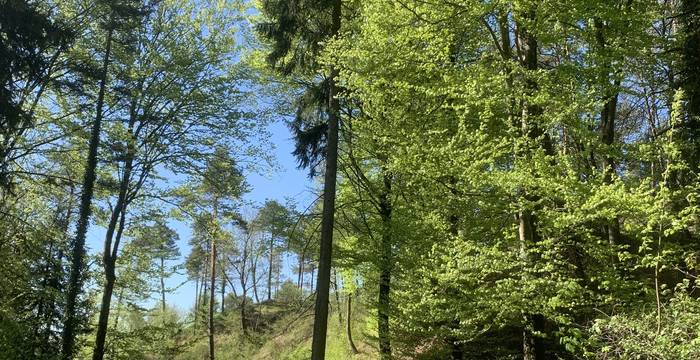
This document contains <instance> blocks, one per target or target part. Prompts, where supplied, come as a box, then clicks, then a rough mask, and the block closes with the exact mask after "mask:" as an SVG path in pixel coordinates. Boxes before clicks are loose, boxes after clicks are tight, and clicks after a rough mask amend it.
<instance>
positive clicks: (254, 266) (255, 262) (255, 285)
mask: <svg viewBox="0 0 700 360" xmlns="http://www.w3.org/2000/svg"><path fill="white" fill-rule="evenodd" d="M251 266H252V269H251V270H252V275H253V297H255V303H256V304H259V303H260V298H258V277H257V272H258V259H257V256H253V261H252V264H251Z"/></svg>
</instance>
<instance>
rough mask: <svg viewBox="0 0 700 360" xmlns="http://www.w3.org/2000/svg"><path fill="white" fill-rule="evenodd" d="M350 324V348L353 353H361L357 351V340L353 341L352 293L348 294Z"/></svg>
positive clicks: (348, 327) (348, 329) (348, 328)
mask: <svg viewBox="0 0 700 360" xmlns="http://www.w3.org/2000/svg"><path fill="white" fill-rule="evenodd" d="M347 318H348V326H347V329H346V330H347V334H348V343H350V350H351V351H352V353H353V354H357V353H359V351H357V347H356V346H355V342H353V341H352V294H348V314H347Z"/></svg>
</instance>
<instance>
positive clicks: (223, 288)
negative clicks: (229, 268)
mask: <svg viewBox="0 0 700 360" xmlns="http://www.w3.org/2000/svg"><path fill="white" fill-rule="evenodd" d="M224 300H226V273H224V267H223V266H222V267H221V313H222V314H223V313H224V309H225V307H224Z"/></svg>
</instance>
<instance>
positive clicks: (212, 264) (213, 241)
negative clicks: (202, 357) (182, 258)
mask: <svg viewBox="0 0 700 360" xmlns="http://www.w3.org/2000/svg"><path fill="white" fill-rule="evenodd" d="M218 202H219V199H216V198H215V199H214V214H213V216H214V220H213V223H214V224H213V225H215V226H216V227H218V216H219V214H218V205H219V204H218ZM212 232H213V233H214V235H212V236H211V249H210V257H209V266H210V268H209V277H210V278H209V283H210V285H209V329H208V330H209V331H208V336H209V360H214V291H215V290H216V234H218V228H215V229H214V230H213V231H212Z"/></svg>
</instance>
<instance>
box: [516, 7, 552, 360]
mask: <svg viewBox="0 0 700 360" xmlns="http://www.w3.org/2000/svg"><path fill="white" fill-rule="evenodd" d="M523 17H525V18H527V19H529V20H530V21H531V22H533V23H534V21H535V12H534V10H532V9H527V10H525V13H524V14H523ZM518 30H519V35H520V43H521V46H522V49H523V51H524V60H523V63H522V66H524V67H525V69H526V70H528V71H530V72H534V71H536V70H537V68H538V43H537V39H536V38H535V36H534V35H533V34H532V33H530V31H529V29H526V28H523V27H522V26H520V24H518ZM529 76H531V75H529V74H528V78H526V80H525V81H526V83H525V88H526V91H527V93H526V95H527V96H528V97H531V96H534V95H535V92H536V91H537V83H536V82H535V81H534V80H532V79H531V78H529ZM528 101H529V99H527V100H526V101H525V103H524V104H523V109H522V116H521V119H520V120H521V131H522V135H523V136H525V137H526V138H527V139H528V142H527V145H526V146H525V148H524V149H521V151H520V154H519V155H521V156H529V154H530V152H531V151H532V147H534V146H542V147H543V148H544V150H545V153H546V154H547V155H550V156H551V155H553V148H552V144H551V140H550V139H549V136H548V135H547V134H546V133H544V132H543V131H542V129H541V128H540V126H539V124H537V123H536V121H532V120H533V119H534V118H535V117H536V116H539V115H540V114H541V112H542V110H541V109H540V108H539V106H537V105H534V104H530V103H528ZM540 137H543V140H542V142H543V143H542V144H541V145H540V144H534V143H533V142H534V141H537V140H538V139H539V138H540ZM521 191H522V193H523V195H522V196H524V197H525V198H526V199H527V200H529V201H530V202H534V200H536V198H535V196H533V195H532V194H528V190H527V189H522V190H521ZM518 220H519V229H518V234H519V238H520V242H521V249H522V256H523V257H524V261H525V263H528V262H530V261H531V259H529V255H528V249H529V248H530V247H531V246H532V245H533V244H535V243H536V242H538V240H539V236H538V234H537V226H536V221H535V219H534V215H533V214H532V210H530V209H521V210H520V213H519V216H518ZM524 322H525V326H524V329H523V358H524V360H537V359H539V360H541V359H544V353H545V352H544V344H543V343H542V339H541V338H540V337H538V336H535V335H534V332H544V317H543V316H542V315H540V314H530V313H525V314H524Z"/></svg>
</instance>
